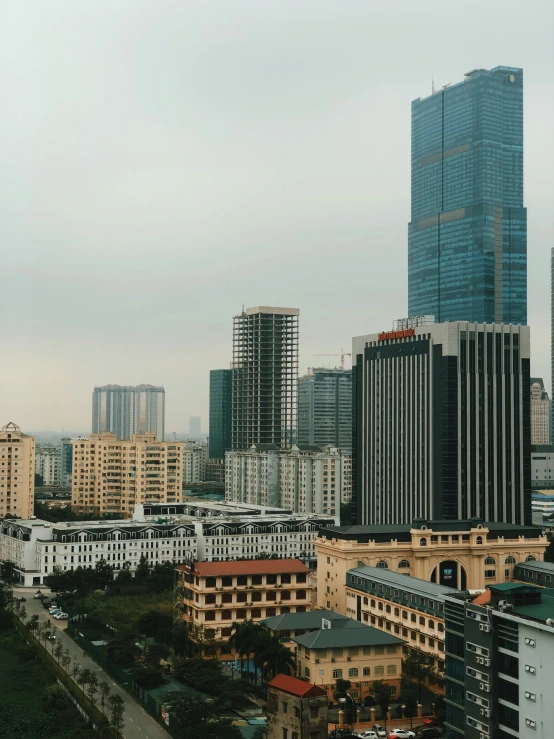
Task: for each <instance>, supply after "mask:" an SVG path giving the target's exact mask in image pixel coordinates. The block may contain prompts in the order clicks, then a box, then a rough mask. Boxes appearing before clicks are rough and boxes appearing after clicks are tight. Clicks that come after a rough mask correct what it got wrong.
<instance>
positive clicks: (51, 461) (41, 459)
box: [35, 447, 62, 485]
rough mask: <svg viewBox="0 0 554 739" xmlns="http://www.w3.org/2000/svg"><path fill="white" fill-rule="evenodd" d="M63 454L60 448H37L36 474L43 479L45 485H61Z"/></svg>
mask: <svg viewBox="0 0 554 739" xmlns="http://www.w3.org/2000/svg"><path fill="white" fill-rule="evenodd" d="M61 466H62V453H61V450H60V449H59V448H58V447H37V449H36V454H35V472H36V473H37V475H40V476H41V477H42V484H43V485H59V484H60V480H61Z"/></svg>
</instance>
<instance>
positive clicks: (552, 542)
mask: <svg viewBox="0 0 554 739" xmlns="http://www.w3.org/2000/svg"><path fill="white" fill-rule="evenodd" d="M544 561H545V562H554V534H548V546H547V547H546V549H545V550H544Z"/></svg>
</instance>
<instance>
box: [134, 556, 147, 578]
mask: <svg viewBox="0 0 554 739" xmlns="http://www.w3.org/2000/svg"><path fill="white" fill-rule="evenodd" d="M149 577H150V568H149V567H148V560H147V559H146V557H145V556H144V554H141V555H140V559H139V563H138V565H137V569H136V570H135V580H148V578H149Z"/></svg>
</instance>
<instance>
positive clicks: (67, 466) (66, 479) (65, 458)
mask: <svg viewBox="0 0 554 739" xmlns="http://www.w3.org/2000/svg"><path fill="white" fill-rule="evenodd" d="M60 452H61V465H60V485H71V478H72V477H73V474H72V473H73V443H72V441H71V439H69V438H68V437H65V438H63V439H62V440H61V442H60Z"/></svg>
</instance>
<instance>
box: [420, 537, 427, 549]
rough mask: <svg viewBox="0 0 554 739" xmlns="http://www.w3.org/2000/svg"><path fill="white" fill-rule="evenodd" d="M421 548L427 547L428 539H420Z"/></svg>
mask: <svg viewBox="0 0 554 739" xmlns="http://www.w3.org/2000/svg"><path fill="white" fill-rule="evenodd" d="M419 546H420V547H426V546H427V539H420V540H419Z"/></svg>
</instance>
